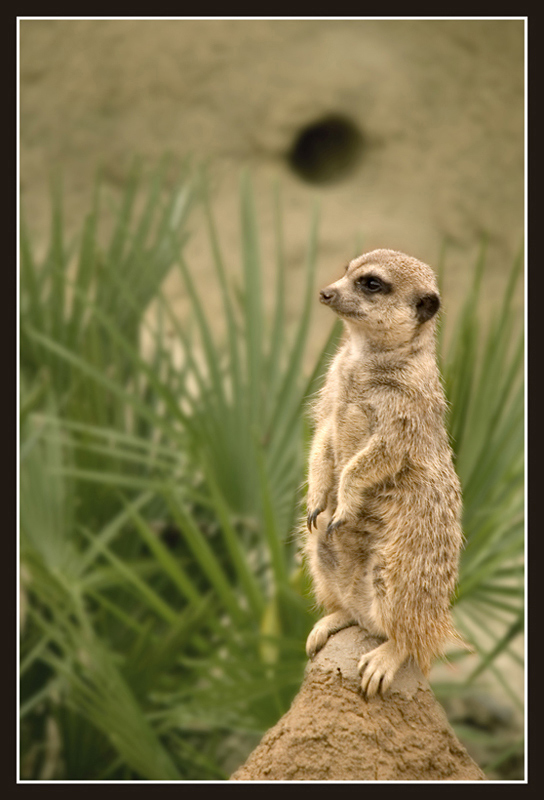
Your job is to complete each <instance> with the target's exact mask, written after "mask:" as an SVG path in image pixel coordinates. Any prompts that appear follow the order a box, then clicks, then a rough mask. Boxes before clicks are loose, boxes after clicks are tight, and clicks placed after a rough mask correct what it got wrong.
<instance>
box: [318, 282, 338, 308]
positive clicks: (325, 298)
mask: <svg viewBox="0 0 544 800" xmlns="http://www.w3.org/2000/svg"><path fill="white" fill-rule="evenodd" d="M334 297H336V289H332V288H331V287H330V286H327V288H326V289H321V291H320V292H319V299H320V300H321V302H322V303H327V304H328V303H330V302H331V301H332V300H333V299H334Z"/></svg>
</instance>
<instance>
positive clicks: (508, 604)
mask: <svg viewBox="0 0 544 800" xmlns="http://www.w3.org/2000/svg"><path fill="white" fill-rule="evenodd" d="M207 187H208V183H207V180H206V178H205V176H204V175H202V174H196V175H195V174H194V173H193V172H189V170H184V172H183V173H182V175H181V178H180V181H179V182H178V183H176V184H175V185H174V187H173V188H167V186H166V181H165V178H164V171H160V170H159V171H158V172H157V173H156V174H155V175H154V176H152V178H151V180H150V182H149V184H148V185H147V190H146V191H145V192H144V193H143V194H144V196H143V199H142V180H141V176H140V175H139V173H138V172H137V171H135V173H134V175H133V176H132V177H131V179H130V181H129V183H128V185H127V187H126V190H125V192H124V195H123V197H122V198H121V202H120V205H119V208H118V210H117V213H116V217H115V223H114V225H113V229H112V232H111V234H110V237H109V238H108V237H104V236H103V234H102V232H101V227H100V225H99V222H100V219H101V217H100V213H99V207H100V206H99V186H98V185H97V188H96V192H95V199H94V202H93V207H92V210H91V212H90V214H89V216H88V218H87V220H86V222H85V225H84V227H83V230H82V233H81V236H80V240H79V242H78V243H77V245H78V246H77V247H74V246H73V244H70V245H69V246H67V245H66V244H65V242H64V233H63V230H64V226H63V222H62V202H61V197H60V193H59V192H57V193H56V194H55V195H54V203H53V216H52V225H51V243H50V247H49V250H48V252H47V253H46V256H45V258H44V259H43V260H42V261H38V259H37V258H36V256H35V254H34V248H33V246H32V241H31V236H30V235H29V233H28V231H27V229H26V226H25V225H24V224H23V225H22V229H21V235H22V239H21V338H20V341H21V376H20V394H21V412H20V423H21V433H20V508H21V532H20V552H21V585H22V592H23V595H22V611H23V612H24V616H23V620H22V625H21V645H20V655H21V676H20V677H21V690H20V695H21V769H22V776H23V777H24V778H29V779H35V780H36V779H37V780H39V779H43V778H44V777H47V776H53V777H55V778H58V779H81V780H104V779H116V780H131V779H132V780H134V779H143V780H176V779H183V780H191V779H194V780H198V779H210V780H214V779H221V778H225V777H226V776H227V774H228V772H229V770H230V769H231V768H233V767H234V766H236V764H235V763H232V764H231V763H230V762H229V761H228V757H227V755H226V746H225V743H226V742H229V741H234V742H235V743H236V744H235V747H237V748H238V749H237V750H236V751H235V755H234V758H238V760H239V761H241V760H242V759H243V758H244V756H245V755H246V753H247V751H248V749H250V747H251V746H252V745H254V743H255V736H258V735H260V734H261V733H263V732H264V731H265V730H266V729H267V728H268V727H270V726H271V725H273V724H274V723H275V722H276V720H277V719H278V718H279V716H280V715H281V714H282V713H284V712H285V711H286V710H287V708H288V707H289V704H290V702H291V700H292V698H293V696H294V694H295V693H296V691H297V689H298V687H299V685H300V681H301V679H302V675H303V670H304V666H305V661H306V659H305V654H304V642H305V637H306V635H307V632H308V631H309V629H310V627H311V625H312V622H313V620H314V619H315V610H314V608H313V601H312V598H311V592H310V590H309V587H308V585H307V579H306V576H305V573H304V571H303V569H302V568H301V564H300V559H299V555H298V550H297V536H296V533H297V528H298V526H299V524H300V523H299V518H300V517H301V514H302V508H301V502H302V498H303V477H304V470H305V456H306V449H307V443H308V436H309V430H308V424H307V421H306V417H305V408H306V406H307V403H308V399H309V398H310V397H311V395H312V394H313V393H314V392H315V391H316V389H317V388H318V386H319V382H320V379H321V376H322V374H323V371H324V367H325V364H326V359H327V356H328V354H329V353H331V352H332V351H333V349H334V347H335V344H336V342H337V339H338V336H339V325H338V324H337V325H335V326H334V327H333V328H332V330H331V334H330V337H329V339H328V341H327V343H326V345H325V347H324V349H323V353H322V355H321V357H320V358H319V359H318V360H317V362H316V363H315V365H313V367H312V368H311V369H310V370H308V369H307V366H308V365H307V357H306V355H305V353H306V348H307V344H308V341H309V338H310V336H311V335H312V327H311V310H312V306H313V305H314V294H315V262H316V241H317V214H315V213H314V215H313V218H312V219H311V221H310V230H309V238H308V249H307V257H306V267H305V283H304V286H305V288H304V296H303V299H302V302H301V313H300V315H299V316H298V318H297V320H296V322H294V323H293V324H292V326H289V327H288V326H287V325H286V305H285V293H284V289H285V259H284V254H283V250H282V241H283V235H282V229H281V220H282V213H281V204H280V196H279V193H278V192H276V193H275V195H274V198H275V208H276V231H275V232H276V253H275V262H274V264H273V265H268V266H267V269H265V267H264V265H263V264H262V261H261V254H260V248H259V239H258V231H259V225H258V220H257V216H256V211H255V204H254V200H253V195H252V189H251V184H250V181H249V178H248V176H247V175H246V176H244V177H243V179H242V183H241V187H240V241H241V244H242V248H241V252H242V257H241V263H240V265H235V264H227V263H226V261H225V259H224V256H223V254H222V252H221V247H220V242H219V239H218V236H217V232H216V226H215V223H214V218H213V211H212V204H211V203H210V201H209V198H208V188H207ZM197 208H198V209H199V210H200V211H201V212H202V214H203V219H204V223H205V226H206V231H207V239H208V241H209V244H210V262H211V266H212V269H213V280H214V284H215V286H216V287H218V289H219V292H220V298H221V303H222V313H221V318H220V319H216V318H212V316H211V315H210V313H209V306H208V304H207V303H206V297H205V295H204V294H203V290H202V287H199V285H198V281H197V280H196V279H195V276H196V275H197V269H196V266H194V265H190V264H189V263H187V259H186V254H185V253H186V248H185V246H184V245H185V242H186V239H187V235H188V231H189V228H190V224H191V223H192V221H193V220H194V218H195V209H197ZM104 238H106V243H105V244H103V240H104ZM171 269H176V270H178V271H179V277H180V280H181V283H182V285H183V286H184V289H185V291H186V296H187V297H188V298H189V300H190V303H191V309H192V314H191V315H190V319H187V320H181V319H179V318H178V315H177V314H176V312H175V310H174V308H173V307H172V303H171V301H170V299H169V297H168V296H167V294H166V293H165V291H164V289H163V285H164V278H165V276H166V275H167V273H168V272H169V271H170V270H171ZM271 272H274V273H275V275H276V283H275V286H274V287H273V303H272V312H271V313H270V314H267V313H265V302H264V301H265V298H268V297H269V295H270V292H269V288H268V286H266V288H265V280H264V276H265V274H266V275H268V274H270V273H271ZM476 275H477V276H478V280H479V276H480V267H478V270H477V271H476ZM515 278H516V276H515V275H514V273H513V277H512V281H514V280H515ZM477 286H478V282H477V283H476V286H475V291H473V292H472V293H471V294H470V295H469V298H470V299H469V301H468V302H467V304H466V306H465V308H464V310H463V313H462V315H461V317H460V319H459V320H458V321H457V322H456V324H455V330H454V331H453V332H452V333H453V335H452V336H451V341H452V344H451V346H450V350H449V351H448V353H447V354H446V356H445V358H444V379H445V384H446V389H447V393H448V396H449V398H450V400H451V402H452V409H451V418H450V430H451V432H452V442H453V446H454V448H455V452H456V457H457V466H458V470H459V473H460V476H461V479H462V482H463V485H464V491H465V517H464V526H465V532H466V536H467V545H466V548H465V552H464V557H463V564H462V575H461V581H460V586H459V595H458V599H457V604H456V609H455V611H456V614H457V616H458V621H459V625H460V627H461V628H462V629H463V631H464V632H465V633H466V635H467V638H469V640H470V641H471V643H472V644H473V645H474V646H475V648H476V649H477V650H478V657H477V662H476V663H475V666H474V669H473V670H472V673H471V674H470V675H469V682H470V681H473V680H476V678H477V677H478V676H479V675H481V674H482V673H486V672H488V671H492V672H494V673H495V674H496V675H497V677H499V679H501V680H502V681H503V682H504V681H505V680H506V679H505V677H504V674H503V672H502V671H501V670H500V669H499V667H498V666H497V660H498V656H499V655H500V654H504V653H506V654H508V653H514V651H513V650H512V642H513V641H514V639H515V637H516V636H517V635H519V632H520V631H521V629H522V620H523V616H522V614H523V573H522V556H523V524H522V512H523V389H522V378H523V363H522V359H521V354H522V352H523V350H522V348H523V344H522V339H521V338H520V339H519V342H520V344H518V343H517V340H516V338H515V337H516V336H518V335H519V336H520V337H521V335H522V333H519V334H518V331H517V329H516V319H515V315H514V313H513V312H512V309H511V308H510V307H509V305H508V298H509V296H510V295H509V294H508V293H507V294H506V295H505V298H506V299H505V303H504V306H503V308H502V309H501V310H500V313H499V314H498V315H497V318H496V320H494V321H493V322H492V324H491V326H490V328H489V330H486V331H483V332H482V331H481V330H480V329H479V327H478V325H477V319H478V314H477V309H478V306H477V301H478V298H477V291H476V289H477ZM240 287H241V288H240ZM510 288H511V287H510ZM151 303H153V304H154V308H155V314H154V318H153V321H150V316H149V315H148V314H146V312H147V310H148V308H149V306H150V304H151ZM142 332H144V333H145V334H146V336H147V339H148V341H149V342H151V347H147V348H146V349H145V351H144V348H143V347H142V344H141V337H142ZM172 333H173V334H174V336H173V338H172ZM172 341H175V343H176V345H179V347H180V348H181V364H180V363H179V359H178V358H177V357H176V354H175V352H174V351H175V347H173V346H172ZM520 348H521V349H520ZM491 619H492V620H493V625H492V626H491V625H490V624H489V621H490V620H491ZM478 626H480V628H478ZM480 629H481V630H480ZM481 631H482V632H485V634H486V635H487V636H489V642H488V643H487V644H486V643H484V639H485V637H484V636H483V635H481ZM474 633H475V634H476V635H475V636H474V635H473V634H474ZM446 688H447V687H442V691H445V690H446ZM55 742H56V743H57V744H56V745H55Z"/></svg>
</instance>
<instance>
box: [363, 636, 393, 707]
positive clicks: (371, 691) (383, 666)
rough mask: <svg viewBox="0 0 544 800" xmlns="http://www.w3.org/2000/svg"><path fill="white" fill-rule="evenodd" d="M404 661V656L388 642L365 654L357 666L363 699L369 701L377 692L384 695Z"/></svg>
mask: <svg viewBox="0 0 544 800" xmlns="http://www.w3.org/2000/svg"><path fill="white" fill-rule="evenodd" d="M404 660H405V656H403V655H402V653H399V651H398V649H397V647H396V645H395V644H394V643H393V642H391V641H390V640H389V641H387V642H384V643H383V644H381V645H379V647H376V648H375V649H374V650H371V651H370V652H369V653H365V654H364V655H363V656H362V658H361V660H360V661H359V666H358V671H359V673H360V674H361V675H362V680H361V688H362V690H363V694H364V695H365V697H366V698H367V699H370V698H371V697H374V695H375V694H376V693H377V692H378V691H380V693H381V694H382V695H384V694H385V692H386V691H387V690H388V689H389V687H390V686H391V684H392V683H393V679H394V677H395V675H396V673H397V671H398V669H399V667H400V666H401V665H402V663H403V661H404Z"/></svg>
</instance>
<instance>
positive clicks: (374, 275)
mask: <svg viewBox="0 0 544 800" xmlns="http://www.w3.org/2000/svg"><path fill="white" fill-rule="evenodd" d="M320 300H321V302H322V303H324V304H325V305H328V306H329V307H330V308H331V309H332V310H333V311H335V312H336V313H337V314H338V316H339V317H341V318H342V319H343V320H344V322H345V323H346V325H347V327H348V328H349V329H350V332H351V333H361V334H363V335H364V336H365V338H366V339H368V340H370V341H372V342H373V343H374V344H376V345H382V346H384V347H394V346H396V345H400V344H405V343H408V342H411V341H413V340H414V339H415V338H416V337H418V336H422V335H425V334H426V333H427V332H429V333H431V334H432V329H433V328H434V324H433V322H434V317H435V315H436V313H437V311H438V309H439V308H440V296H439V293H438V287H437V284H436V278H435V275H434V273H433V271H432V270H431V268H430V267H429V266H427V264H424V263H423V262H421V261H418V260H417V259H415V258H412V257H411V256H407V255H405V254H404V253H399V252H397V251H395V250H373V251H371V252H369V253H364V254H363V255H361V256H358V257H357V258H354V259H353V260H352V261H350V262H349V264H348V265H347V267H346V271H345V274H344V275H343V276H342V277H341V278H340V279H339V280H337V281H336V282H335V283H332V284H331V285H330V286H327V287H326V288H325V289H322V290H321V292H320Z"/></svg>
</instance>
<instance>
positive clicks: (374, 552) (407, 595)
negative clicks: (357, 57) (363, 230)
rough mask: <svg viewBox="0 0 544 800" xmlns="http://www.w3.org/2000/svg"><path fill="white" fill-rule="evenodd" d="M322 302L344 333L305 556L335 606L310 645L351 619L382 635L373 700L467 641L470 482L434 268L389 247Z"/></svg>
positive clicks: (321, 429) (324, 600)
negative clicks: (458, 612)
mask: <svg viewBox="0 0 544 800" xmlns="http://www.w3.org/2000/svg"><path fill="white" fill-rule="evenodd" d="M320 300H321V302H322V303H324V304H325V305H327V306H329V308H331V309H332V310H333V311H334V312H336V314H337V315H338V316H339V317H340V318H341V319H342V320H343V322H344V324H345V329H346V334H347V335H346V337H345V339H344V341H343V343H342V344H341V345H340V347H339V349H338V351H337V353H336V355H335V356H334V358H333V360H332V362H331V364H330V368H329V370H328V373H327V376H326V379H325V383H324V386H323V388H322V390H321V391H320V393H319V395H318V400H317V402H316V404H315V406H314V409H313V411H314V421H315V433H314V438H313V441H312V445H311V450H310V457H309V468H308V495H307V510H308V516H307V533H306V543H305V552H306V558H307V563H308V566H309V571H310V574H311V577H312V580H313V586H314V593H315V596H316V600H317V601H318V603H319V604H320V605H321V606H323V608H324V609H325V611H326V612H327V615H326V616H325V617H323V618H322V619H321V620H319V621H318V622H317V624H316V625H315V626H314V627H313V629H312V631H311V632H310V635H309V637H308V639H307V643H306V652H307V654H308V656H309V657H311V658H313V657H314V656H315V654H316V653H317V651H318V650H319V649H320V648H321V647H323V645H324V644H325V642H326V641H327V639H328V637H329V636H330V635H332V634H333V633H335V632H337V631H339V630H341V629H342V628H345V627H348V626H350V625H353V624H357V625H359V626H360V627H362V628H364V629H365V630H366V631H368V632H369V633H371V634H373V635H375V636H377V637H380V638H381V639H382V640H383V641H382V643H381V644H380V645H379V646H378V647H376V648H375V649H373V650H372V651H370V652H369V653H366V654H365V655H363V656H362V658H361V660H360V662H359V673H360V674H361V676H362V679H361V687H362V691H363V693H364V695H365V696H366V697H367V698H370V697H372V696H374V695H375V694H376V693H377V692H381V693H382V694H384V693H385V692H386V691H387V689H388V688H389V687H390V686H391V683H392V681H393V678H394V676H395V674H396V673H397V671H398V669H399V667H400V666H401V665H402V664H403V663H404V662H405V661H406V660H407V659H409V658H413V659H415V661H416V662H417V663H418V664H419V666H420V667H421V669H422V671H423V673H424V674H425V675H428V674H429V671H430V667H431V663H432V660H433V658H434V657H435V656H437V655H439V654H440V653H442V652H443V647H444V645H445V643H446V642H447V641H448V640H455V641H458V642H459V641H460V637H458V635H457V633H456V631H455V630H454V627H453V624H452V620H451V616H450V604H451V598H452V594H453V591H454V588H455V584H456V581H457V573H458V562H459V555H460V550H461V547H462V542H463V535H462V532H461V525H460V511H461V492H460V483H459V479H458V477H457V475H456V473H455V469H454V466H453V461H452V451H451V448H450V445H449V440H448V435H447V432H446V428H445V424H444V416H445V411H446V400H445V396H444V392H443V389H442V385H441V379H440V375H439V371H438V366H437V360H436V347H435V328H436V319H437V312H438V310H439V308H440V297H439V293H438V288H437V284H436V279H435V276H434V273H433V271H432V270H431V268H430V267H429V266H428V265H427V264H424V263H422V262H420V261H418V260H417V259H415V258H412V257H410V256H407V255H405V254H404V253H399V252H396V251H394V250H385V249H380V250H374V251H372V252H369V253H366V254H363V255H361V256H359V257H358V258H355V259H354V260H352V261H350V262H349V264H348V265H347V267H346V268H345V274H344V275H343V277H341V278H340V279H339V280H337V281H336V282H335V283H333V284H331V285H330V286H327V287H326V288H325V289H322V290H321V293H320Z"/></svg>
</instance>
